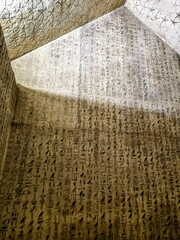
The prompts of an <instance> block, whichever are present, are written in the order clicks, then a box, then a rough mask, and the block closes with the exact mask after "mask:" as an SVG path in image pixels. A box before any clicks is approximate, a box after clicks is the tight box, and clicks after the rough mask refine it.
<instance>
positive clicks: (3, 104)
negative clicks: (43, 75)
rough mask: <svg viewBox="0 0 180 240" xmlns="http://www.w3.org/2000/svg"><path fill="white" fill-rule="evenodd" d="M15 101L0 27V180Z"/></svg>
mask: <svg viewBox="0 0 180 240" xmlns="http://www.w3.org/2000/svg"><path fill="white" fill-rule="evenodd" d="M15 99H16V86H15V77H14V73H13V71H12V68H11V65H10V61H9V58H8V56H7V48H6V44H5V41H4V37H3V33H2V29H1V27H0V178H1V177H2V169H3V164H4V160H5V154H6V148H7V141H8V137H9V131H10V124H11V121H12V117H13V113H14V107H15V101H16V100H15Z"/></svg>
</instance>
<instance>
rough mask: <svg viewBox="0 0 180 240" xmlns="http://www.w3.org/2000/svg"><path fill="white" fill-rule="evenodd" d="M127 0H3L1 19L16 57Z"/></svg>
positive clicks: (0, 9) (12, 55)
mask: <svg viewBox="0 0 180 240" xmlns="http://www.w3.org/2000/svg"><path fill="white" fill-rule="evenodd" d="M124 2H125V0H111V1H109V0H103V1H102V0H33V1H27V0H21V1H20V0H8V1H5V0H3V1H2V2H1V3H0V16H1V17H0V21H1V25H2V28H3V31H4V34H5V39H6V43H7V46H8V51H9V56H10V58H11V59H15V58H17V57H19V56H21V55H23V54H25V53H27V52H29V51H31V50H33V49H36V48H37V47H39V46H41V45H44V44H46V43H48V42H49V41H51V40H53V39H55V38H57V37H59V36H61V35H63V34H65V33H67V32H70V31H72V30H74V29H75V28H78V27H80V26H81V25H84V24H85V23H87V22H89V21H91V20H93V19H95V18H97V17H99V16H102V15H103V14H106V13H108V12H110V11H112V10H113V9H115V8H117V7H119V6H121V5H122V4H123V3H124Z"/></svg>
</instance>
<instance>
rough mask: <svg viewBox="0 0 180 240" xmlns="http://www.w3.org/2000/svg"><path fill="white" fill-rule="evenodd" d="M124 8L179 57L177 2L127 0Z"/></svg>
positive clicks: (178, 5) (179, 24) (179, 2)
mask: <svg viewBox="0 0 180 240" xmlns="http://www.w3.org/2000/svg"><path fill="white" fill-rule="evenodd" d="M126 7H127V8H128V9H129V10H130V11H132V12H133V14H134V15H135V16H137V17H138V18H139V19H140V21H142V22H143V23H144V24H146V25H147V27H149V28H150V29H152V30H153V31H154V32H155V33H156V34H157V35H158V36H159V37H160V38H161V39H162V40H163V41H164V42H166V43H167V44H168V45H170V46H171V47H172V48H173V49H174V50H175V51H176V52H177V53H178V54H179V55H180V1H179V0H159V1H157V0H127V1H126Z"/></svg>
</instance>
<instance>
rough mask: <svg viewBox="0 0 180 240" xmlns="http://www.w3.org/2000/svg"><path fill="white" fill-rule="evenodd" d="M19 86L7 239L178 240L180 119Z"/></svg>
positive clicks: (5, 183) (8, 174)
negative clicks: (179, 130)
mask: <svg viewBox="0 0 180 240" xmlns="http://www.w3.org/2000/svg"><path fill="white" fill-rule="evenodd" d="M18 88H19V93H18V101H17V105H16V113H15V116H14V120H13V122H12V129H11V136H10V140H9V149H8V153H7V159H6V163H5V168H4V175H3V178H2V184H1V191H0V192H1V195H0V197H1V201H0V207H1V211H0V212H1V220H0V226H1V227H0V234H1V239H7V238H8V237H9V238H11V239H64V240H65V239H66V240H67V239H78V240H80V239H82V240H84V239H173V240H174V239H179V233H178V230H179V229H178V226H179V217H178V216H179V214H178V213H179V210H178V189H179V187H178V170H179V162H178V157H179V151H178V149H179V143H180V141H179V140H180V139H179V135H178V134H179V133H178V129H179V122H178V116H177V112H171V111H170V112H168V111H167V112H165V111H159V112H152V111H148V110H147V111H145V110H143V109H136V108H129V107H125V106H123V107H121V106H118V105H117V104H105V103H101V104H100V103H98V102H93V101H91V102H89V101H87V100H80V99H79V98H77V99H73V98H68V97H65V96H58V95H51V94H47V93H41V92H38V91H35V90H31V89H27V88H24V87H22V86H20V85H19V86H18Z"/></svg>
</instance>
